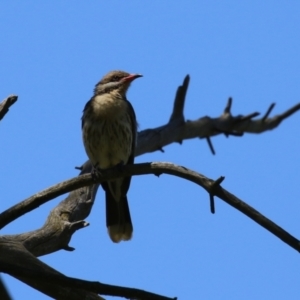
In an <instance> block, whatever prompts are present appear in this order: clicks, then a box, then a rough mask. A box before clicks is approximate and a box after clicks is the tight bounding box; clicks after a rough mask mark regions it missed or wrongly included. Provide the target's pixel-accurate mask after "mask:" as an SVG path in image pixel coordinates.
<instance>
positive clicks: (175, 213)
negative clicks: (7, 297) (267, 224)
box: [0, 0, 300, 300]
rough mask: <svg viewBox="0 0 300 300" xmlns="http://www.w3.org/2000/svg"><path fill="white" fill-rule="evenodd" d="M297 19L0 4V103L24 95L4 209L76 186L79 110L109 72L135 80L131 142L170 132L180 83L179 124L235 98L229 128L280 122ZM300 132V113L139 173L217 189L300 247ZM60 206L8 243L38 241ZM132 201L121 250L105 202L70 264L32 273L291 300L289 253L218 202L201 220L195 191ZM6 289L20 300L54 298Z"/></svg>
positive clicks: (36, 215) (196, 5) (295, 262)
mask: <svg viewBox="0 0 300 300" xmlns="http://www.w3.org/2000/svg"><path fill="white" fill-rule="evenodd" d="M299 19H300V3H298V2H296V1H284V2H281V3H280V1H276V2H274V1H251V2H248V3H246V1H177V2H171V1H148V2H146V3H145V1H143V2H142V1H134V0H132V1H106V2H104V1H103V2H100V1H84V2H83V1H72V3H71V2H70V1H69V2H67V1H65V2H63V1H43V3H42V1H26V2H25V1H3V2H1V4H0V28H1V30H0V43H1V55H0V66H1V69H0V74H1V88H0V91H1V93H0V98H1V99H3V98H5V97H6V96H8V95H9V94H12V93H14V94H17V95H18V96H19V100H18V102H17V103H16V104H15V105H14V106H13V107H12V108H11V110H10V112H9V114H8V115H7V116H6V117H5V118H4V120H2V121H1V127H0V136H1V147H0V157H1V169H2V172H1V175H0V179H1V191H2V192H1V199H2V201H1V202H0V209H1V211H2V210H5V209H6V208H8V207H10V206H12V205H13V204H15V203H17V202H19V201H21V200H23V199H25V198H26V197H28V196H30V195H32V194H34V193H36V192H38V191H40V190H42V189H44V188H47V187H49V186H51V185H53V184H55V183H58V182H60V181H62V180H65V179H68V178H71V177H73V176H76V175H77V171H76V170H75V169H74V167H75V166H77V165H80V164H81V163H82V162H84V161H85V160H86V154H85V152H84V149H83V145H82V141H81V130H80V118H81V113H82V109H83V107H84V105H85V103H86V102H87V101H88V100H89V98H90V97H91V95H92V90H93V87H94V85H95V84H96V82H97V81H98V80H99V79H100V78H101V77H102V76H103V75H104V74H105V73H106V72H108V71H110V70H113V69H121V70H126V71H128V72H137V73H141V74H143V75H144V77H143V78H141V79H139V80H137V81H135V82H134V84H133V85H132V87H131V89H130V91H129V93H128V99H129V100H130V101H131V103H132V104H133V106H134V108H135V111H136V114H137V117H138V121H139V124H140V130H143V129H147V128H153V127H156V126H160V125H163V124H165V123H166V122H167V121H168V119H169V117H170V113H171V110H172V107H173V98H174V94H175V90H176V88H177V86H178V85H179V84H181V82H182V80H183V78H184V76H185V75H186V74H190V76H191V82H190V87H189V90H188V94H187V101H186V106H185V111H184V112H185V117H186V119H190V120H193V119H197V118H200V117H203V116H205V115H208V116H211V117H217V116H219V115H220V114H221V113H222V111H223V109H224V107H225V104H226V101H227V98H228V97H229V96H231V97H233V107H232V112H233V113H234V114H248V113H251V112H254V111H259V112H261V113H264V112H265V111H266V110H267V108H268V107H269V105H270V104H271V103H272V102H276V104H277V105H276V107H275V108H274V110H273V112H272V115H274V114H278V113H281V112H283V111H285V110H286V109H288V108H290V107H291V106H293V105H295V104H296V103H298V102H299V101H300V84H299V80H300V79H299V78H300V59H299V53H300V36H299V33H300V22H299ZM299 124H300V113H298V114H296V115H293V116H292V117H291V118H289V119H288V120H286V121H285V122H284V123H282V124H281V126H280V127H279V128H277V129H275V130H273V131H269V132H266V133H263V134H260V135H254V134H252V135H245V136H244V137H242V138H235V137H230V138H228V139H226V138H225V137H224V136H218V137H215V138H213V139H212V141H213V144H214V146H215V149H216V152H217V155H216V156H212V155H211V153H210V151H209V149H208V146H207V144H206V142H205V141H203V140H198V139H195V140H190V141H185V142H184V143H183V145H181V146H180V145H178V144H174V145H171V146H169V147H166V148H165V153H160V152H157V153H151V154H147V155H143V156H140V157H138V158H137V159H136V161H137V162H148V161H169V162H174V163H176V164H180V165H184V166H186V167H188V168H191V169H194V170H195V171H198V172H200V173H202V174H204V175H206V176H208V177H210V178H218V177H219V176H221V175H223V176H225V177H226V179H225V181H224V182H223V184H222V185H223V187H224V188H226V189H227V190H229V191H230V192H231V193H233V194H235V195H236V196H238V197H240V198H241V199H243V200H244V201H245V202H247V203H248V204H250V205H252V206H253V207H254V208H256V209H257V210H259V211H260V212H261V213H263V214H264V215H266V216H267V217H268V218H270V219H271V220H273V221H274V222H276V223H277V224H278V225H279V226H281V227H283V228H284V229H286V230H287V231H289V232H290V233H291V234H293V235H294V236H296V237H299V236H300V231H299V211H300V201H299V198H300V191H299V169H300V160H299V153H300V149H299V148H300V135H299ZM61 199H63V197H60V198H59V199H55V200H53V201H50V202H49V203H47V204H45V205H43V206H42V207H40V208H38V209H36V210H35V211H34V212H32V213H30V214H27V215H25V216H23V217H22V218H20V219H18V220H17V221H15V222H13V223H12V224H10V225H9V226H7V227H5V228H4V229H3V234H12V233H21V232H25V231H29V230H33V229H36V228H39V227H40V226H42V224H43V223H44V221H45V219H46V217H47V215H48V213H49V211H50V210H51V209H52V208H53V207H54V206H55V205H57V204H58V203H59V201H60V200H61ZM129 199H130V207H131V213H132V218H133V222H134V227H135V231H134V237H133V239H132V241H131V242H126V243H120V244H117V245H116V244H113V243H111V241H110V240H109V238H108V236H107V233H106V228H105V220H104V212H103V209H104V205H103V193H102V191H100V192H99V194H98V197H97V202H96V204H95V206H94V209H93V211H92V213H91V215H90V216H89V217H88V218H87V221H88V222H90V226H89V227H87V228H86V229H83V230H80V231H79V232H77V233H76V234H75V235H74V236H73V239H72V240H71V243H70V246H72V247H75V248H76V251H74V252H72V253H69V252H66V251H63V250H62V251H59V252H56V253H53V254H51V255H47V256H45V257H42V258H41V260H43V261H44V262H46V263H48V264H49V265H50V266H52V267H54V268H56V269H57V270H58V271H60V272H62V273H64V274H65V275H68V276H72V277H78V278H81V279H86V280H93V281H95V280H99V281H101V282H104V283H109V284H116V285H122V286H129V287H136V288H140V289H145V290H149V291H152V292H154V293H160V294H163V295H166V296H170V297H171V296H172V297H175V296H177V297H178V298H179V299H213V300H214V299H298V297H299V280H298V278H299V268H300V263H299V254H298V253H297V252H296V251H295V250H293V249H291V248H290V247H289V246H287V245H285V244H284V243H283V242H281V241H280V240H279V239H278V238H276V237H275V236H273V235H272V234H271V233H269V232H267V231H266V230H265V229H263V228H261V227H260V226H258V225H257V224H256V223H254V222H253V221H251V220H250V219H248V218H247V217H246V216H244V215H242V214H241V213H239V212H238V211H236V210H234V209H233V208H232V207H229V206H228V205H227V204H225V203H223V202H222V201H221V200H218V199H217V200H216V214H215V215H212V214H210V211H209V203H208V195H207V194H206V193H205V192H204V190H201V189H200V188H199V187H197V186H196V185H193V184H192V183H190V182H187V181H183V180H181V179H178V178H175V177H170V176H167V175H163V176H161V177H160V178H159V179H158V178H157V177H155V176H141V177H135V178H133V181H132V185H131V189H130V193H129ZM3 277H4V280H5V282H6V284H7V286H8V288H9V290H10V292H11V294H12V296H13V297H14V298H15V299H33V298H34V299H49V298H48V297H47V296H44V295H42V294H41V293H39V292H36V291H35V290H33V289H31V288H30V287H27V286H26V285H24V284H22V283H19V282H17V281H16V280H15V279H13V278H11V277H9V276H3ZM24 295H26V297H25V296H24ZM107 299H113V298H111V297H107ZM114 299H115V298H114Z"/></svg>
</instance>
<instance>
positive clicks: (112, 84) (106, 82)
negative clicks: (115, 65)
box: [94, 71, 142, 95]
mask: <svg viewBox="0 0 300 300" xmlns="http://www.w3.org/2000/svg"><path fill="white" fill-rule="evenodd" d="M139 77H142V75H140V74H129V73H127V72H124V71H111V72H109V73H108V74H106V75H105V76H104V77H103V78H102V79H101V80H100V81H99V82H98V83H97V84H96V86H95V89H94V93H95V94H102V93H108V92H110V91H113V90H118V91H119V93H120V94H122V95H125V94H126V91H127V90H128V88H129V86H130V83H131V82H132V81H133V80H135V79H136V78H139Z"/></svg>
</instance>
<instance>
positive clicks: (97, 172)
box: [91, 163, 101, 181]
mask: <svg viewBox="0 0 300 300" xmlns="http://www.w3.org/2000/svg"><path fill="white" fill-rule="evenodd" d="M98 165H99V163H96V164H95V165H94V166H93V169H92V172H91V174H92V178H93V179H94V181H97V180H98V179H99V176H100V175H101V169H100V168H99V167H98Z"/></svg>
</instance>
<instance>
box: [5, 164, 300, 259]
mask: <svg viewBox="0 0 300 300" xmlns="http://www.w3.org/2000/svg"><path fill="white" fill-rule="evenodd" d="M144 174H155V175H156V174H169V175H173V176H177V177H180V178H183V179H186V180H189V181H191V182H194V183H196V184H197V185H199V186H201V187H202V188H204V189H205V190H206V191H207V192H208V194H210V195H214V196H217V197H218V198H220V199H222V200H223V201H225V202H226V203H227V204H229V205H231V206H232V207H234V208H236V209H237V210H239V211H240V212H242V213H243V214H245V215H246V216H248V217H249V218H251V219H252V220H253V221H255V222H256V223H258V224H259V225H261V226H262V227H264V228H265V229H267V230H268V231H270V232H271V233H273V234H274V235H275V236H277V237H278V238H280V239H281V240H282V241H284V242H285V243H286V244H288V245H289V246H291V247H292V248H294V249H295V250H297V251H300V244H299V241H298V240H297V239H296V238H295V237H293V236H292V235H290V234H289V233H288V232H287V231H285V230H283V229H282V228H281V227H279V226H278V225H276V224H275V223H274V222H272V221H271V220H269V219H268V218H266V217H265V216H263V215H262V214H260V213H259V212H258V211H257V210H255V209H254V208H252V207H251V206H250V205H248V204H246V203H245V202H243V201H242V200H241V199H239V198H237V197H236V196H234V195H233V194H231V193H229V192H228V191H226V190H225V189H223V188H222V187H221V186H220V183H221V182H222V180H223V177H220V178H219V179H218V180H217V181H215V180H212V179H209V178H207V177H205V176H204V175H202V174H199V173H196V172H194V171H192V170H189V169H187V168H185V167H181V166H177V165H174V164H171V163H162V162H153V163H142V164H135V165H128V166H124V167H123V168H122V169H120V168H113V169H109V170H105V171H103V172H102V174H101V176H99V183H101V182H102V181H107V180H112V179H116V178H119V177H126V176H136V175H144ZM92 182H93V180H92V176H91V174H85V175H81V176H78V177H76V178H72V179H70V180H67V181H64V182H62V183H59V184H58V185H56V186H53V187H51V188H49V189H46V190H44V191H42V192H40V193H38V194H37V195H39V197H38V198H36V197H34V198H33V200H31V202H30V203H28V200H25V202H21V203H20V204H18V205H17V206H15V207H14V208H13V209H9V210H8V211H6V212H7V213H6V214H5V221H3V219H2V216H3V213H2V214H1V215H0V222H1V224H2V226H3V225H6V224H7V221H8V220H14V219H15V218H16V217H17V216H21V215H22V214H23V212H24V210H26V211H28V207H27V206H28V205H30V207H31V209H33V207H37V206H38V205H41V204H42V203H45V202H46V201H49V200H50V199H53V197H56V196H58V195H62V194H64V193H66V192H68V191H71V190H72V189H76V188H78V187H83V186H84V185H89V184H91V183H92ZM37 203H38V204H37ZM59 206H60V205H58V207H59ZM70 213H71V212H68V214H66V215H63V217H62V219H61V220H60V221H59V219H56V220H55V222H60V223H61V224H63V225H64V227H63V225H58V224H60V223H55V224H52V226H53V227H54V228H55V232H57V231H58V229H57V228H63V230H65V231H66V232H67V233H68V234H67V236H68V237H69V239H70V238H71V235H72V234H73V233H74V232H75V230H76V229H77V228H76V229H74V228H73V227H72V226H74V225H73V224H74V222H75V221H81V220H77V216H76V215H71V214H70ZM67 218H69V219H68V222H67ZM48 220H49V219H48ZM70 220H73V222H70ZM81 222H83V221H81ZM50 223H51V222H50ZM65 224H67V225H68V226H66V225H65ZM45 225H47V224H45ZM83 227H84V225H83V226H79V228H83ZM7 237H9V238H10V239H15V240H18V241H24V240H26V242H27V244H26V248H27V249H28V250H29V251H33V249H32V248H30V245H31V244H30V236H26V238H25V236H24V235H15V236H7ZM43 237H44V238H45V229H44V228H43ZM35 240H36V237H35ZM49 242H51V247H52V249H53V248H55V249H56V250H58V249H65V248H66V247H68V245H67V244H63V243H62V241H61V240H55V239H54V240H53V239H51V240H50V241H46V240H44V244H43V247H42V248H39V244H38V245H36V249H39V250H36V249H35V250H34V253H35V254H37V253H38V254H39V255H43V254H47V253H50V252H48V250H49V248H47V247H45V245H46V244H47V243H49ZM58 242H59V243H58ZM65 242H66V240H65ZM57 243H58V244H57ZM42 251H46V252H44V253H43V252H42Z"/></svg>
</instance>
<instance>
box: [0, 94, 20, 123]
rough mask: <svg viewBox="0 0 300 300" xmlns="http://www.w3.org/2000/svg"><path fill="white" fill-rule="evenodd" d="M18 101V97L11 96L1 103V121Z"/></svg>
mask: <svg viewBox="0 0 300 300" xmlns="http://www.w3.org/2000/svg"><path fill="white" fill-rule="evenodd" d="M17 100H18V96H16V95H10V96H8V97H7V98H6V99H4V100H3V101H2V102H1V103H0V121H1V120H2V119H3V118H4V116H5V115H6V114H7V113H8V111H9V108H10V107H11V106H12V105H13V104H14V103H15V102H16V101H17Z"/></svg>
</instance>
